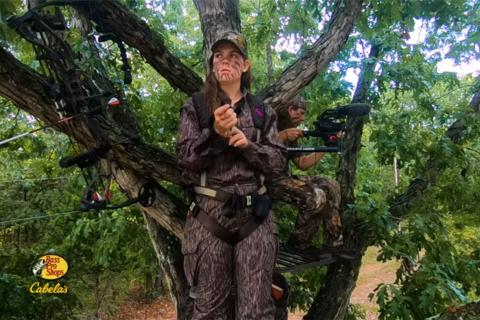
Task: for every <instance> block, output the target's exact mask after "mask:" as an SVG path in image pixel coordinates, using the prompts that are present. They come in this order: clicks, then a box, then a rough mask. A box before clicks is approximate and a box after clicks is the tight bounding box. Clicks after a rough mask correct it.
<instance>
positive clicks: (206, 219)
mask: <svg viewBox="0 0 480 320" xmlns="http://www.w3.org/2000/svg"><path fill="white" fill-rule="evenodd" d="M197 210H198V213H197V215H196V218H197V219H198V221H200V223H201V224H202V226H203V227H204V228H205V229H207V230H208V231H209V232H210V233H211V234H213V235H214V236H215V237H217V238H219V239H220V240H222V241H224V242H226V243H228V244H230V245H232V246H233V245H235V244H237V243H238V242H240V241H242V240H243V239H245V238H247V237H248V236H249V235H250V234H251V233H252V232H253V231H255V229H257V228H258V227H259V226H260V225H261V224H262V222H263V220H259V219H255V218H254V217H251V218H250V219H249V220H248V222H247V223H245V224H244V225H243V226H242V227H241V228H240V229H239V230H238V231H236V232H231V231H230V230H228V229H226V228H224V227H223V226H221V225H220V224H219V223H218V222H217V220H216V219H215V218H213V217H211V216H209V215H208V214H207V213H206V212H205V211H204V210H203V209H201V208H198V209H197Z"/></svg>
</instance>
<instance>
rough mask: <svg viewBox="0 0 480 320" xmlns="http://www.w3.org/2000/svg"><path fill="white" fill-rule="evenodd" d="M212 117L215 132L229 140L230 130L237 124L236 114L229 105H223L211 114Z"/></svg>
mask: <svg viewBox="0 0 480 320" xmlns="http://www.w3.org/2000/svg"><path fill="white" fill-rule="evenodd" d="M213 116H214V117H215V122H214V123H213V128H214V130H215V132H216V133H218V134H219V135H221V136H222V137H224V138H230V137H231V136H232V132H231V131H232V128H233V127H234V126H235V125H236V124H237V114H236V113H235V112H234V111H233V109H232V108H231V107H230V105H229V104H224V105H223V106H221V107H218V108H217V109H216V110H215V111H214V112H213Z"/></svg>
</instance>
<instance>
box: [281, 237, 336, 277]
mask: <svg viewBox="0 0 480 320" xmlns="http://www.w3.org/2000/svg"><path fill="white" fill-rule="evenodd" d="M337 259H338V257H336V256H335V255H333V254H332V253H329V252H325V253H324V254H321V255H319V256H318V258H317V259H309V258H307V257H305V256H303V255H301V253H299V252H293V251H291V250H287V249H286V248H285V246H284V245H283V244H280V246H279V250H278V255H277V267H276V268H275V270H276V271H278V272H280V273H284V272H300V271H303V270H304V269H307V268H312V267H320V266H325V265H328V264H331V263H334V262H335V261H337Z"/></svg>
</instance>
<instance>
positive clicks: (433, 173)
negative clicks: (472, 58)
mask: <svg viewBox="0 0 480 320" xmlns="http://www.w3.org/2000/svg"><path fill="white" fill-rule="evenodd" d="M477 83H480V77H478V78H477ZM470 109H471V110H469V111H467V112H465V113H464V114H463V116H462V117H461V118H460V119H458V120H457V121H455V122H454V123H453V124H452V125H451V126H450V127H449V128H448V130H447V132H446V133H445V134H446V136H447V137H448V138H449V139H450V140H451V141H452V143H455V144H458V143H459V142H460V139H461V137H462V136H463V134H464V132H465V131H466V129H467V126H466V120H467V119H468V118H469V117H472V116H474V115H478V113H480V91H477V92H475V93H474V94H473V97H472V99H471V100H470ZM441 172H442V171H441V169H440V165H439V160H438V159H436V158H433V159H429V160H428V161H427V165H426V168H425V172H424V173H423V174H422V175H421V176H419V177H417V178H415V179H413V180H412V181H411V182H410V185H409V186H408V188H407V189H406V190H405V191H404V192H403V193H402V194H400V195H398V196H397V197H396V198H395V199H394V200H393V201H392V202H391V203H390V212H391V214H392V215H393V216H394V217H402V216H404V215H405V214H406V213H407V212H408V208H409V207H411V206H412V205H413V203H414V202H415V200H416V199H418V197H420V196H421V195H422V194H423V193H424V192H425V191H426V190H427V189H428V188H429V187H431V186H432V185H434V184H435V182H436V180H437V178H438V176H439V175H440V173H441Z"/></svg>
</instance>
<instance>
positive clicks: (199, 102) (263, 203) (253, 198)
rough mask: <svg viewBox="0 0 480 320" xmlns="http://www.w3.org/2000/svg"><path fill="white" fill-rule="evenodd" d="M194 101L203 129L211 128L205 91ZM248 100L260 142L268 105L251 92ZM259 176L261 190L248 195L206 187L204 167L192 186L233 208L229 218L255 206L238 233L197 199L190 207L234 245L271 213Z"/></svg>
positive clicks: (213, 229)
mask: <svg viewBox="0 0 480 320" xmlns="http://www.w3.org/2000/svg"><path fill="white" fill-rule="evenodd" d="M192 100H193V106H194V108H195V112H196V114H197V118H198V121H199V125H200V129H204V128H209V127H211V126H212V125H213V116H210V115H209V114H208V111H207V110H208V107H207V104H206V99H205V94H204V93H203V92H198V93H195V94H194V95H193V97H192ZM246 103H247V104H248V106H249V107H250V110H251V115H252V119H253V124H254V127H255V129H256V132H257V135H256V142H260V141H261V138H262V135H263V133H264V126H265V106H264V105H263V102H262V101H261V100H260V99H258V98H257V97H255V96H253V95H250V94H247V95H246ZM258 179H259V189H258V190H257V192H255V193H251V194H248V195H238V194H235V193H231V192H226V191H223V190H217V189H212V188H209V187H207V171H206V170H205V171H202V172H201V174H200V181H199V185H197V186H194V187H193V190H194V192H195V193H196V194H199V195H202V196H206V197H210V198H213V199H215V200H218V201H220V202H223V203H224V204H225V205H226V206H227V207H228V208H229V209H230V210H229V213H230V214H229V213H227V214H226V216H227V217H230V218H231V217H233V216H234V215H235V213H236V212H237V211H238V210H242V209H245V208H249V207H251V208H253V212H254V214H253V215H252V217H250V219H249V220H248V221H247V223H245V224H244V225H243V226H242V227H241V228H240V229H239V230H237V231H236V232H231V231H230V230H228V229H226V228H225V227H223V226H222V225H220V224H219V223H218V221H217V220H216V219H215V218H213V217H212V216H210V215H209V214H208V213H207V212H205V211H204V210H203V209H202V208H200V206H199V205H198V204H197V203H196V202H195V201H193V202H192V203H191V205H190V208H189V210H190V212H191V213H192V215H193V216H194V217H195V218H196V219H198V221H199V222H200V223H201V224H202V225H203V227H205V229H207V230H208V231H209V232H210V233H212V234H213V235H214V236H216V237H217V238H219V239H221V240H223V241H224V242H226V243H229V244H231V245H235V244H236V243H238V242H240V241H242V240H243V239H245V238H246V237H248V236H249V235H250V234H251V233H252V232H253V231H254V230H255V229H256V228H257V227H258V226H259V225H260V224H261V223H262V221H263V220H264V219H265V218H266V217H267V216H268V212H269V211H270V209H271V202H270V199H269V198H268V196H267V195H266V191H267V189H266V188H265V186H264V180H265V178H264V176H263V175H259V178H258Z"/></svg>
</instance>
